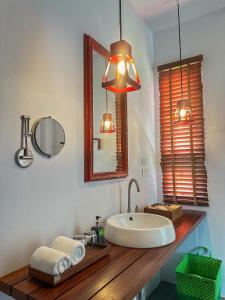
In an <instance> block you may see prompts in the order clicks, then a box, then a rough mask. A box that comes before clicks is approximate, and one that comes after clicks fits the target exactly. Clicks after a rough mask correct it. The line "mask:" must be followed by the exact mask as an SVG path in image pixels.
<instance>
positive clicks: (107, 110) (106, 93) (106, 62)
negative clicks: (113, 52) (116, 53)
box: [105, 59, 109, 112]
mask: <svg viewBox="0 0 225 300" xmlns="http://www.w3.org/2000/svg"><path fill="white" fill-rule="evenodd" d="M107 64H108V61H107V60H106V59H105V68H106V67H107ZM105 103H106V112H109V107H108V90H105Z"/></svg>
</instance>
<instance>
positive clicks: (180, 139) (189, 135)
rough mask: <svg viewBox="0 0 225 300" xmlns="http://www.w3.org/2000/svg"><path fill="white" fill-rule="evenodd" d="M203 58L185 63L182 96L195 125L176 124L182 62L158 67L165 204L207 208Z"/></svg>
mask: <svg viewBox="0 0 225 300" xmlns="http://www.w3.org/2000/svg"><path fill="white" fill-rule="evenodd" d="M202 60H203V56H202V55H200V56H196V57H192V58H189V59H185V60H182V74H183V97H184V98H189V99H190V101H191V108H192V115H193V122H192V123H191V124H186V125H184V124H182V125H181V124H174V123H173V115H174V113H175V110H176V104H177V101H178V100H179V99H181V82H180V68H181V67H180V62H174V63H170V64H167V65H163V66H159V67H158V72H159V90H160V134H161V140H160V142H161V168H162V189H163V200H164V202H165V203H179V204H189V205H204V206H208V191H207V173H206V168H205V146H204V119H203V99H202V81H201V62H202Z"/></svg>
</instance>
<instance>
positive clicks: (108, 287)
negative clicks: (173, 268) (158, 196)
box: [0, 210, 206, 300]
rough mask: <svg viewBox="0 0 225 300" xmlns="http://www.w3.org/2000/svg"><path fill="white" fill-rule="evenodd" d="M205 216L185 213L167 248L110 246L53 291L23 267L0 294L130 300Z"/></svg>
mask: <svg viewBox="0 0 225 300" xmlns="http://www.w3.org/2000/svg"><path fill="white" fill-rule="evenodd" d="M205 216H206V213H205V212H201V211H193V210H185V211H184V216H183V217H182V218H181V219H180V220H179V221H178V222H177V223H176V224H175V229H176V241H175V242H174V243H172V244H170V245H168V246H164V247H161V248H154V249H134V248H125V247H120V246H116V245H112V247H111V250H110V253H109V255H108V256H105V257H104V258H102V259H101V260H99V261H97V262H96V263H94V264H92V265H91V266H89V267H88V268H86V269H84V270H83V271H81V272H79V273H78V274H76V275H74V276H73V277H71V278H69V279H67V280H66V281H64V282H63V283H61V284H59V285H58V286H57V287H50V286H48V285H47V284H43V283H41V282H38V281H37V280H34V279H32V278H31V277H29V274H28V267H24V268H22V269H20V270H18V271H15V272H13V273H10V274H8V275H6V276H4V277H2V278H0V290H1V291H2V292H4V293H6V294H8V295H11V296H12V297H13V298H15V299H17V300H55V299H57V300H74V299H76V300H86V299H94V300H130V299H132V298H133V297H134V296H135V295H137V294H138V292H139V291H140V290H141V289H142V288H143V287H144V285H145V284H146V283H147V282H148V281H149V280H150V279H151V278H153V277H154V275H155V274H156V273H158V272H159V270H160V269H161V268H162V266H163V265H164V264H165V262H166V261H167V260H168V259H169V257H170V256H171V254H172V253H173V252H174V251H175V250H176V249H177V247H178V246H179V245H180V244H181V243H182V242H183V241H184V240H185V239H186V238H187V236H188V235H189V234H190V233H191V232H192V231H193V230H194V229H195V228H196V226H197V225H198V224H199V223H200V222H201V221H202V220H203V219H204V218H205Z"/></svg>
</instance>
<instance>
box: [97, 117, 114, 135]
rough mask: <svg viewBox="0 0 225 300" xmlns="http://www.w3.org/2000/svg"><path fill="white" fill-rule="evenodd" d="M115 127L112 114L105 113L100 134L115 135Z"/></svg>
mask: <svg viewBox="0 0 225 300" xmlns="http://www.w3.org/2000/svg"><path fill="white" fill-rule="evenodd" d="M114 131H115V126H114V123H113V120H112V114H111V113H104V114H103V117H102V121H101V126H100V132H101V133H113V132H114Z"/></svg>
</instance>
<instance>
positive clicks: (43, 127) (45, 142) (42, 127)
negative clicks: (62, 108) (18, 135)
mask: <svg viewBox="0 0 225 300" xmlns="http://www.w3.org/2000/svg"><path fill="white" fill-rule="evenodd" d="M32 143H33V146H34V148H35V149H36V150H37V151H38V152H39V153H40V154H41V155H44V156H46V157H52V156H54V155H57V154H59V152H60V151H61V150H62V148H63V147H64V145H65V132H64V129H63V127H62V126H61V124H60V123H59V122H58V121H56V120H55V119H53V118H51V117H47V118H42V119H40V120H38V121H37V122H36V123H34V125H33V127H32Z"/></svg>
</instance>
